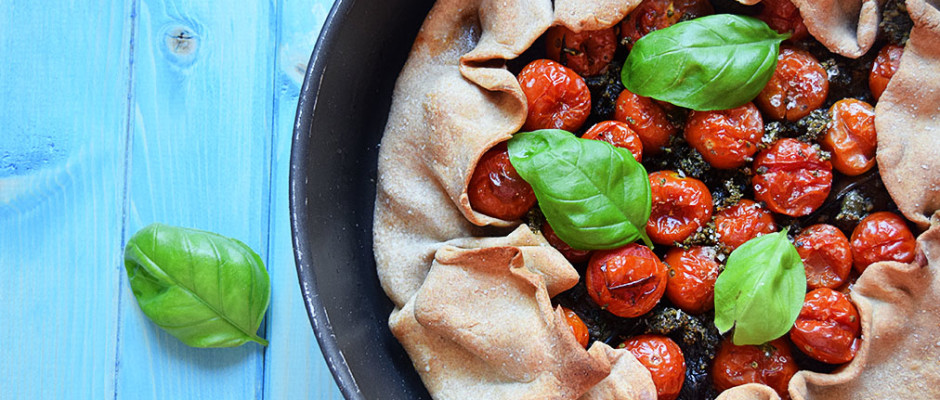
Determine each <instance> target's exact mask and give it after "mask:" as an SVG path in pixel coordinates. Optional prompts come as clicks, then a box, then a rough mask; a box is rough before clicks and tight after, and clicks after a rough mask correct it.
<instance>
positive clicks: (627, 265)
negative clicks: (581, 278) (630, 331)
mask: <svg viewBox="0 0 940 400" xmlns="http://www.w3.org/2000/svg"><path fill="white" fill-rule="evenodd" d="M585 284H586V286H587V291H588V294H589V295H590V296H591V298H592V299H593V300H594V302H595V303H597V305H598V306H600V307H601V308H603V309H606V310H607V311H609V312H610V313H611V314H614V315H616V316H619V317H625V318H633V317H638V316H640V315H643V314H645V313H647V312H648V311H649V310H652V309H653V306H655V305H656V303H658V302H659V299H661V298H662V297H663V292H665V291H666V265H665V264H663V263H662V261H660V260H659V257H657V256H656V254H654V253H653V251H652V250H650V249H649V247H646V246H642V245H639V244H636V243H631V244H628V245H626V246H623V247H620V248H618V249H614V250H599V251H595V252H594V254H593V255H592V256H591V260H590V261H588V266H587V272H586V277H585Z"/></svg>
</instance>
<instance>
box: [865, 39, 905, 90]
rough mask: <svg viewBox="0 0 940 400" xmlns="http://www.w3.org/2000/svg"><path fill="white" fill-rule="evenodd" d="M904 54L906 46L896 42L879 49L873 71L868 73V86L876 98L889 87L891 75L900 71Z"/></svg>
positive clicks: (872, 67)
mask: <svg viewBox="0 0 940 400" xmlns="http://www.w3.org/2000/svg"><path fill="white" fill-rule="evenodd" d="M902 54H904V48H903V47H901V46H898V45H896V44H889V45H887V46H885V47H882V48H881V50H879V51H878V56H877V57H875V63H874V64H872V66H871V72H870V73H869V74H868V88H869V89H871V95H872V96H874V97H875V100H878V99H880V98H881V94H882V93H884V91H885V89H887V88H888V82H889V81H890V80H891V77H893V76H894V73H895V72H898V66H900V65H901V55H902Z"/></svg>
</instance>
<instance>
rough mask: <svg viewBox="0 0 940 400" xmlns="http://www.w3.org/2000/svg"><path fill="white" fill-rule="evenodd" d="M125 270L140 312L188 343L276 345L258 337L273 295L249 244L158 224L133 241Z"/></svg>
mask: <svg viewBox="0 0 940 400" xmlns="http://www.w3.org/2000/svg"><path fill="white" fill-rule="evenodd" d="M124 267H125V268H126V269H127V276H128V278H129V280H130V284H131V289H132V290H133V291H134V296H135V297H136V298H137V303H138V304H139V305H140V309H141V310H143V312H144V314H146V315H147V317H149V318H150V320H152V321H153V322H154V323H156V324H157V325H158V326H160V327H161V328H163V329H164V330H166V331H167V332H169V333H170V334H171V335H173V336H176V337H177V338H178V339H179V340H181V341H182V342H183V343H185V344H187V345H190V346H193V347H233V346H238V345H241V344H243V343H246V342H249V341H254V342H258V343H260V344H262V345H267V344H268V342H267V341H266V340H264V339H263V338H261V337H259V336H258V335H257V334H256V332H257V331H258V327H259V326H260V325H261V320H262V318H263V317H264V312H265V310H266V309H267V308H268V302H269V300H270V292H271V289H270V282H269V279H268V272H267V271H266V270H265V269H264V263H263V262H262V261H261V257H258V254H256V253H255V252H254V251H252V250H251V248H249V247H248V246H247V245H245V244H244V243H242V242H240V241H238V240H235V239H231V238H227V237H224V236H221V235H218V234H215V233H211V232H205V231H199V230H195V229H187V228H179V227H174V226H168V225H163V224H151V225H148V226H147V227H145V228H143V229H141V230H140V231H138V232H137V233H135V234H134V236H132V237H131V238H130V240H129V241H128V242H127V246H126V247H125V248H124Z"/></svg>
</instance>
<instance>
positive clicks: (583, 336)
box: [561, 307, 591, 348]
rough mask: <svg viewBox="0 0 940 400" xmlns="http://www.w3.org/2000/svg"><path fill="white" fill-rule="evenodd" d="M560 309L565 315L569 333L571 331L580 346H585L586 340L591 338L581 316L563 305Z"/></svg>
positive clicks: (586, 344)
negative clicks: (569, 328)
mask: <svg viewBox="0 0 940 400" xmlns="http://www.w3.org/2000/svg"><path fill="white" fill-rule="evenodd" d="M561 311H562V313H563V314H564V315H565V322H566V323H567V324H568V326H569V327H571V333H573V334H574V338H575V339H577V340H578V344H580V345H581V347H584V348H587V346H588V342H589V341H590V340H591V335H590V333H589V332H588V327H587V325H585V324H584V321H582V320H581V317H579V316H578V314H577V313H575V312H574V311H572V310H570V309H568V308H565V307H562V308H561Z"/></svg>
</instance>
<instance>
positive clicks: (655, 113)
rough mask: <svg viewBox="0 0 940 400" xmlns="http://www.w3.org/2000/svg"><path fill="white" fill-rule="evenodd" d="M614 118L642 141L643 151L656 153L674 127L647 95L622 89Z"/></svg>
mask: <svg viewBox="0 0 940 400" xmlns="http://www.w3.org/2000/svg"><path fill="white" fill-rule="evenodd" d="M614 119H616V120H617V121H622V122H626V123H627V125H629V126H630V128H631V129H633V131H634V132H636V133H637V135H640V141H641V142H643V151H645V152H646V153H647V154H658V153H659V152H660V151H661V150H662V149H663V147H666V145H667V144H669V138H670V137H672V135H674V134H675V133H676V127H675V126H673V125H672V123H671V122H669V119H668V118H667V117H666V112H665V111H663V108H662V107H660V106H659V104H656V103H655V102H654V101H653V99H650V98H649V97H643V96H639V95H637V94H634V93H632V92H630V91H629V90H626V89H624V90H623V91H622V92H620V96H618V97H617V108H616V110H614Z"/></svg>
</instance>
